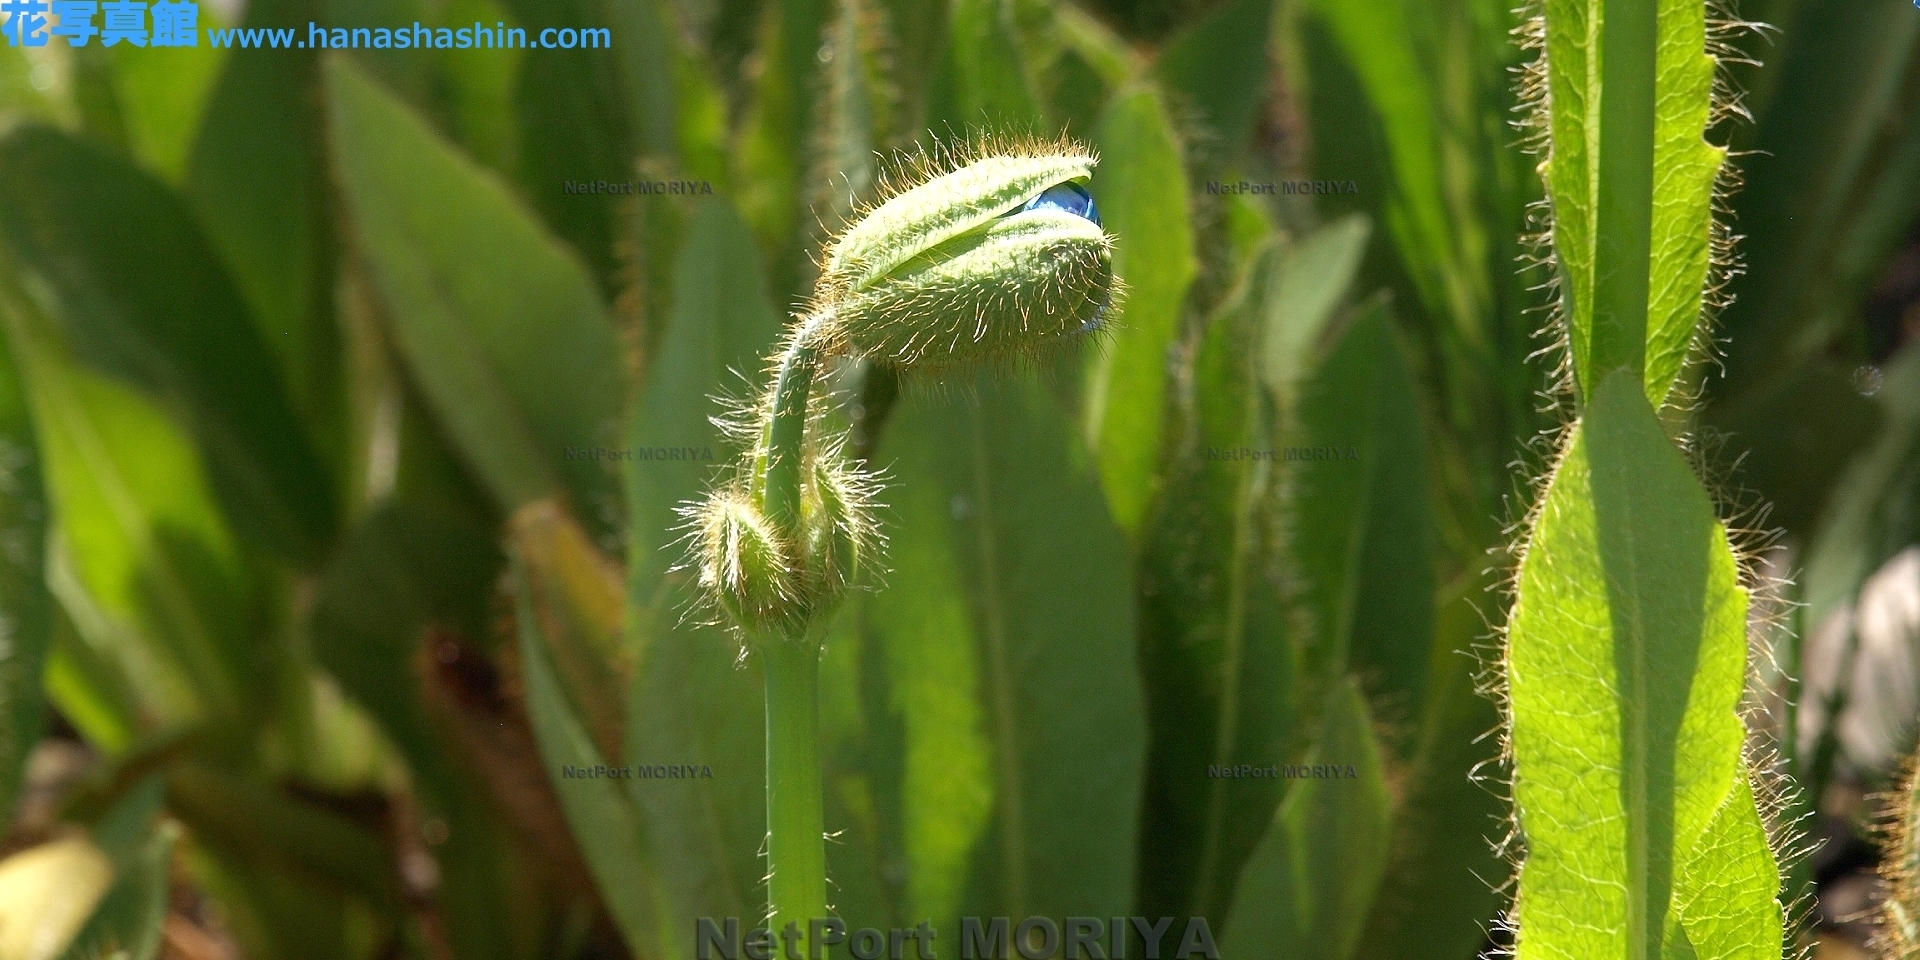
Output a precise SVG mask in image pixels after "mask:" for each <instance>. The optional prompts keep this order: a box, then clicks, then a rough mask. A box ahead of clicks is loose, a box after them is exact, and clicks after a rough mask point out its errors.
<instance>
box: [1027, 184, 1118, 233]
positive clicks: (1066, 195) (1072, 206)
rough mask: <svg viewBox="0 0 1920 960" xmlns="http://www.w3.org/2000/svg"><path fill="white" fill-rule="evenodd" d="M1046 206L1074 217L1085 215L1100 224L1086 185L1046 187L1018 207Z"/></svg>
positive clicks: (1030, 208)
mask: <svg viewBox="0 0 1920 960" xmlns="http://www.w3.org/2000/svg"><path fill="white" fill-rule="evenodd" d="M1047 208H1051V209H1054V210H1059V211H1062V212H1065V213H1071V214H1073V215H1074V216H1076V217H1085V218H1087V219H1088V220H1092V221H1093V222H1094V224H1095V225H1096V226H1098V225H1099V224H1100V211H1099V210H1096V209H1094V206H1093V194H1091V193H1088V192H1087V188H1086V187H1083V186H1081V185H1079V184H1077V183H1071V182H1069V183H1061V184H1055V185H1054V186H1051V187H1048V188H1047V189H1046V192H1044V193H1042V194H1040V195H1039V196H1037V197H1034V198H1033V199H1032V200H1028V201H1027V205H1026V206H1024V207H1021V208H1020V209H1021V210H1041V209H1047Z"/></svg>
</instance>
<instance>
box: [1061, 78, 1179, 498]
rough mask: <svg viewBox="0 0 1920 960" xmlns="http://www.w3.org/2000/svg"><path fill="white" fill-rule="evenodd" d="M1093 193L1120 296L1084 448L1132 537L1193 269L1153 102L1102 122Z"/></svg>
mask: <svg viewBox="0 0 1920 960" xmlns="http://www.w3.org/2000/svg"><path fill="white" fill-rule="evenodd" d="M1097 140H1098V143H1099V146H1100V153H1101V162H1100V168H1099V169H1098V170H1097V171H1095V173H1094V177H1093V183H1092V187H1093V193H1094V196H1095V197H1096V198H1097V199H1098V200H1099V203H1100V209H1101V211H1102V212H1103V213H1104V215H1105V217H1106V223H1107V228H1108V232H1109V233H1111V234H1112V235H1113V236H1114V237H1115V238H1116V239H1115V241H1114V243H1115V246H1114V255H1113V271H1114V275H1115V276H1117V277H1119V278H1120V279H1121V280H1122V281H1124V282H1125V283H1126V285H1127V289H1128V291H1129V292H1128V294H1127V299H1126V301H1125V304H1124V305H1123V306H1122V307H1121V308H1120V310H1119V311H1118V314H1119V315H1118V316H1116V317H1113V318H1111V322H1112V324H1113V329H1114V330H1115V331H1117V332H1116V333H1115V334H1114V338H1113V342H1112V343H1111V344H1109V345H1107V346H1106V347H1105V348H1104V349H1102V351H1101V352H1100V353H1099V354H1098V356H1097V358H1096V359H1094V361H1093V362H1092V363H1091V364H1090V365H1089V371H1088V373H1089V376H1088V383H1087V396H1086V404H1085V410H1084V411H1083V415H1084V417H1085V421H1084V423H1085V430H1086V437H1087V446H1088V448H1089V449H1090V450H1091V451H1093V455H1094V458H1095V460H1096V461H1097V462H1098V463H1099V465H1100V482H1101V486H1102V488H1103V489H1104V490H1105V491H1106V495H1107V504H1108V507H1109V508H1110V509H1111V510H1112V511H1113V516H1114V519H1115V520H1116V521H1117V522H1119V524H1120V528H1121V529H1122V530H1125V531H1127V533H1128V534H1129V535H1130V536H1131V535H1136V534H1138V532H1139V530H1140V524H1141V522H1142V521H1143V519H1144V518H1145V516H1146V510H1147V504H1148V502H1149V501H1150V500H1151V499H1152V498H1153V495H1154V485H1155V483H1156V482H1157V480H1156V478H1157V476H1158V469H1159V466H1160V455H1161V433H1162V428H1163V424H1162V419H1163V418H1164V417H1165V416H1166V396H1167V367H1168V362H1167V352H1168V349H1169V347H1171V345H1172V343H1173V340H1174V336H1175V334H1176V332H1177V331H1178V330H1179V325H1180V314H1181V308H1182V306H1183V305H1184V303H1185V301H1186V295H1187V285H1188V284H1190V283H1191V282H1192V281H1193V277H1194V273H1195V271H1196V269H1197V268H1196V265H1195V260H1194V246H1193V245H1194V240H1193V232H1192V224H1191V220H1190V218H1189V216H1188V209H1187V173H1186V165H1185V161H1184V159H1183V158H1182V156H1181V152H1180V141H1179V139H1178V138H1177V137H1176V136H1175V134H1174V132H1173V128H1172V125H1171V124H1170V122H1169V121H1168V119H1167V114H1166V110H1165V108H1164V106H1163V105H1162V103H1161V99H1160V95H1159V94H1158V93H1157V92H1156V91H1154V90H1153V89H1152V88H1150V87H1139V88H1136V89H1134V90H1132V91H1130V92H1127V93H1122V94H1120V95H1118V96H1116V97H1115V98H1114V100H1113V102H1112V103H1110V104H1109V105H1108V106H1107V110H1106V113H1105V115H1104V116H1103V117H1102V118H1101V122H1100V132H1099V136H1098V138H1097Z"/></svg>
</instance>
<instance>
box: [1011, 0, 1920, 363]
mask: <svg viewBox="0 0 1920 960" xmlns="http://www.w3.org/2000/svg"><path fill="white" fill-rule="evenodd" d="M1914 2H1915V3H1920V0H1914ZM1028 210H1058V211H1060V212H1062V213H1070V214H1073V215H1074V216H1076V217H1079V218H1081V219H1083V220H1091V221H1093V225H1094V226H1096V227H1098V226H1104V225H1103V224H1102V223H1101V222H1100V208H1098V207H1096V206H1094V204H1093V194H1091V193H1089V192H1087V188H1086V187H1084V186H1082V185H1081V184H1080V183H1079V182H1078V181H1075V180H1069V181H1067V182H1066V183H1057V184H1054V185H1053V186H1051V187H1048V188H1047V189H1046V190H1045V191H1044V192H1042V193H1041V194H1040V195H1039V196H1037V197H1034V198H1033V199H1032V200H1028V201H1027V205H1026V206H1024V207H1021V208H1020V209H1019V210H1018V211H1016V212H1020V213H1025V212H1026V211H1028ZM1007 216H1009V217H1010V216H1013V214H1012V213H1008V214H1007ZM1112 305H1113V294H1112V292H1111V291H1109V292H1108V293H1107V295H1106V296H1105V297H1103V298H1101V300H1100V306H1098V307H1096V308H1094V311H1093V316H1091V317H1088V318H1087V319H1086V321H1085V322H1084V323H1082V324H1080V332H1081V333H1082V334H1088V333H1092V332H1093V331H1095V330H1098V329H1100V327H1101V325H1102V324H1104V323H1106V322H1107V308H1108V307H1110V306H1112Z"/></svg>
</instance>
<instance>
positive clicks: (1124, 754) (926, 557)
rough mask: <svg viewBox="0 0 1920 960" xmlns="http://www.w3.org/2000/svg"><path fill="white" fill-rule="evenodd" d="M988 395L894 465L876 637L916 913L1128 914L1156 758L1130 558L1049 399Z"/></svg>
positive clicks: (923, 436) (913, 436)
mask: <svg viewBox="0 0 1920 960" xmlns="http://www.w3.org/2000/svg"><path fill="white" fill-rule="evenodd" d="M972 391H973V392H972V393H971V394H969V395H960V396H955V397H953V398H951V399H950V400H949V401H948V402H916V403H911V404H909V405H908V406H907V407H906V408H905V409H903V410H902V411H901V412H900V413H898V414H897V415H896V416H897V419H896V420H894V421H893V423H892V425H891V426H890V427H889V428H888V433H887V436H886V439H885V441H884V444H883V447H882V451H881V457H882V461H881V462H882V465H883V466H886V467H887V468H888V469H889V470H890V471H891V476H892V477H893V480H891V481H890V483H889V486H888V493H887V497H888V500H889V501H890V503H891V505H892V509H891V510H890V511H889V513H890V514H891V517H890V518H889V519H890V520H892V521H893V522H892V523H890V524H889V527H888V532H889V536H891V537H892V538H893V540H892V545H891V546H890V548H889V551H888V562H889V564H890V566H891V568H892V572H891V573H890V574H889V575H888V576H887V578H886V582H885V583H886V585H885V586H884V587H883V588H881V589H880V591H879V592H878V593H877V594H876V596H875V597H874V598H873V600H872V602H871V611H870V614H871V620H870V623H871V626H872V628H873V630H874V633H875V634H876V635H877V637H878V642H879V643H880V644H881V645H882V646H881V656H882V657H883V658H884V660H883V662H884V665H885V666H884V669H885V671H886V672H885V676H886V677H887V681H886V682H887V684H888V687H889V694H888V702H887V708H888V710H889V711H891V712H893V713H895V714H897V715H898V716H899V717H900V720H901V722H902V724H903V728H904V736H905V745H904V750H905V756H904V757H903V758H902V759H901V761H900V762H901V767H900V768H899V769H900V770H901V776H902V778H903V782H901V783H900V784H899V785H898V788H897V789H898V791H899V792H898V794H897V799H896V800H895V801H894V802H896V803H898V804H900V805H901V806H900V813H899V816H900V818H901V819H900V822H901V823H902V825H903V826H902V830H903V833H904V838H905V841H904V846H905V856H906V858H907V864H908V880H907V885H908V891H907V893H908V900H907V904H908V905H907V907H906V908H905V910H904V911H903V912H904V913H905V914H906V915H907V916H910V917H915V916H917V917H932V918H933V922H934V925H935V927H936V929H942V930H946V929H954V930H957V929H958V926H957V924H956V923H954V922H953V920H952V918H954V917H955V916H956V915H957V914H970V915H979V916H1021V917H1024V916H1029V915H1035V914H1044V915H1048V916H1063V917H1064V916H1113V915H1115V914H1126V913H1127V912H1128V908H1129V907H1130V905H1131V903H1132V896H1133V886H1134V876H1135V871H1136V865H1135V861H1134V857H1133V851H1132V845H1131V844H1129V843H1126V842H1124V841H1120V842H1116V840H1117V838H1125V837H1129V836H1131V835H1132V830H1133V825H1134V823H1135V817H1136V815H1137V811H1138V808H1139V790H1140V786H1139V784H1140V778H1141V776H1142V775H1143V769H1142V759H1143V754H1144V748H1143V743H1144V739H1145V732H1144V729H1143V722H1142V717H1141V713H1142V708H1141V693H1140V679H1139V675H1138V673H1137V672H1136V670H1135V667H1134V659H1133V658H1134V614H1133V606H1132V602H1131V600H1130V599H1129V598H1130V596H1131V593H1130V584H1129V577H1128V572H1127V564H1126V548H1125V546H1124V543H1123V541H1122V540H1121V538H1120V536H1119V534H1118V532H1117V531H1116V530H1115V529H1114V527H1113V525H1112V523H1111V521H1110V520H1108V519H1107V517H1106V515H1105V510H1104V509H1103V507H1102V505H1101V502H1100V498H1099V493H1098V490H1097V488H1096V487H1095V485H1094V480H1093V478H1092V476H1091V475H1090V474H1089V473H1088V472H1087V471H1086V470H1085V469H1084V468H1081V467H1076V465H1075V458H1074V457H1073V455H1072V452H1071V444H1072V435H1071V433H1070V432H1069V428H1068V426H1067V423H1066V420H1065V419H1064V417H1063V416H1062V415H1061V414H1060V413H1059V412H1058V410H1057V409H1056V407H1055V406H1054V404H1053V402H1052V401H1051V400H1050V399H1049V398H1048V397H1047V395H1046V392H1045V390H1044V389H1043V388H1042V387H1041V385H1040V383H1039V382H1038V380H1037V379H1036V378H1034V377H1032V376H1028V377H1018V378H1008V377H999V378H993V379H986V378H984V377H983V378H982V379H980V380H977V381H975V383H974V385H973V387H972ZM1014 465H1018V466H1017V469H1016V468H1015V466H1014ZM1039 530H1045V531H1048V533H1047V535H1045V536H1036V535H1035V531H1039ZM1096 785H1097V786H1096ZM969 905H971V906H970V907H969Z"/></svg>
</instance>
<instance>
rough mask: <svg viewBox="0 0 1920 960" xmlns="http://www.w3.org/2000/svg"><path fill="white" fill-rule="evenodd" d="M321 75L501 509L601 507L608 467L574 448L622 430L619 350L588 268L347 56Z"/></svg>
mask: <svg viewBox="0 0 1920 960" xmlns="http://www.w3.org/2000/svg"><path fill="white" fill-rule="evenodd" d="M327 90H328V98H329V104H330V107H331V120H332V125H331V128H330V132H331V136H332V141H331V142H332V146H333V149H334V152H335V157H336V161H337V163H338V164H339V171H338V172H339V176H340V179H341V181H342V188H343V191H344V193H345V196H346V208H347V210H348V213H349V214H350V216H351V218H352V222H353V224H354V226H355V228H356V230H357V240H358V242H359V244H360V245H361V248H362V249H363V250H364V251H365V255H366V258H367V261H368V263H369V265H370V267H371V268H372V270H371V272H372V274H373V276H374V277H375V279H376V285H377V287H378V289H379V292H380V294H381V296H382V298H383V299H384V302H385V305H386V314H387V318H388V320H389V321H390V323H391V325H392V330H393V334H394V339H395V341H396V343H397V345H398V347H399V349H400V352H401V354H402V355H403V356H404V357H405V358H406V360H407V362H408V366H409V369H410V370H411V372H412V374H413V376H414V378H415V379H416V380H417V381H418V383H419V385H420V388H421V391H422V392H423V393H424V394H425V395H426V397H427V400H428V402H429V403H430V404H431V405H432V407H433V409H434V412H435V414H436V415H437V416H438V418H439V421H440V423H441V424H442V426H443V427H444V429H445V431H446V433H447V434H448V436H449V437H450V438H451V439H452V441H453V443H454V446H455V447H456V448H457V449H458V450H459V451H460V452H461V453H462V454H463V455H464V457H465V458H466V460H467V462H468V463H469V464H470V465H471V466H472V467H473V469H474V471H475V472H476V473H477V474H478V476H479V477H480V479H481V481H482V482H483V483H484V484H485V486H486V488H487V489H488V491H489V492H490V493H491V494H492V495H493V496H494V498H495V500H496V502H497V503H498V505H499V506H501V507H502V508H504V509H511V508H513V507H517V506H519V505H521V504H524V503H526V502H528V501H530V500H535V499H538V498H540V497H542V496H546V495H549V494H553V493H557V492H560V491H561V490H563V489H564V491H565V493H566V494H567V497H568V501H569V502H568V505H569V507H570V508H571V509H572V510H573V512H574V513H575V515H576V516H578V517H580V518H582V519H583V520H584V521H586V522H588V523H594V522H595V521H597V520H599V519H601V517H602V516H603V514H602V511H603V509H605V508H607V507H609V506H610V505H612V504H613V500H612V498H613V490H612V488H613V486H614V483H613V474H612V472H611V471H609V470H608V469H607V464H606V463H604V462H602V461H598V460H595V459H592V458H583V457H578V456H574V457H569V456H568V453H569V451H570V450H572V451H577V450H581V449H589V448H593V447H599V446H606V445H607V444H608V441H609V440H611V439H613V437H612V436H611V430H612V426H613V424H614V422H615V420H616V418H617V417H618V413H619V402H620V362H621V361H620V357H621V350H620V344H619V339H618V337H617V336H616V334H615V333H614V330H613V327H612V325H611V324H610V323H609V322H608V320H607V316H606V312H605V309H604V307H603V306H602V305H601V302H600V298H599V294H598V293H597V291H596V289H595V287H594V284H593V282H592V280H591V278H590V277H589V275H588V273H587V271H586V270H585V269H584V268H583V267H582V266H581V264H580V261H579V260H578V259H576V258H575V257H573V256H572V255H571V254H569V253H568V252H567V251H566V250H565V248H563V247H561V246H560V245H559V244H557V243H555V242H554V240H553V239H552V237H551V236H549V235H548V234H546V233H545V232H544V231H543V230H542V229H541V228H540V226H539V225H538V224H537V223H536V222H535V221H534V220H533V219H532V218H531V217H530V216H529V215H528V214H527V212H526V211H525V209H524V208H523V207H521V206H520V204H519V203H518V202H517V201H515V200H514V199H513V198H512V197H511V196H510V195H509V194H508V193H507V191H506V190H505V189H504V188H503V187H502V186H501V185H500V184H499V183H498V182H497V181H496V180H494V179H493V177H492V176H491V175H489V174H487V173H485V172H484V171H481V170H479V169H478V168H476V167H475V166H474V165H473V164H472V162H471V161H469V160H467V159H465V158H464V157H462V156H461V155H460V154H458V153H456V152H455V151H454V150H453V149H452V148H451V147H450V146H448V145H447V144H446V143H445V142H444V141H443V140H441V139H440V138H439V137H438V136H437V135H435V134H434V133H433V132H432V131H431V130H430V129H428V128H427V127H426V126H425V125H423V124H422V123H421V122H420V121H419V120H418V119H417V118H415V117H414V116H413V115H412V114H410V113H409V112H408V111H407V109H406V108H405V107H404V106H402V105H401V104H400V103H399V102H397V101H396V100H394V99H393V97H392V96H390V95H389V94H386V93H384V92H383V91H381V90H380V89H379V88H378V87H376V86H375V85H374V84H373V82H372V81H370V80H369V79H367V78H366V77H365V76H364V75H363V74H361V73H360V72H359V71H358V69H357V68H355V67H353V66H351V65H350V64H349V63H348V62H347V61H344V60H338V61H330V62H329V63H328V66H327ZM596 529H597V528H596Z"/></svg>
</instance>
